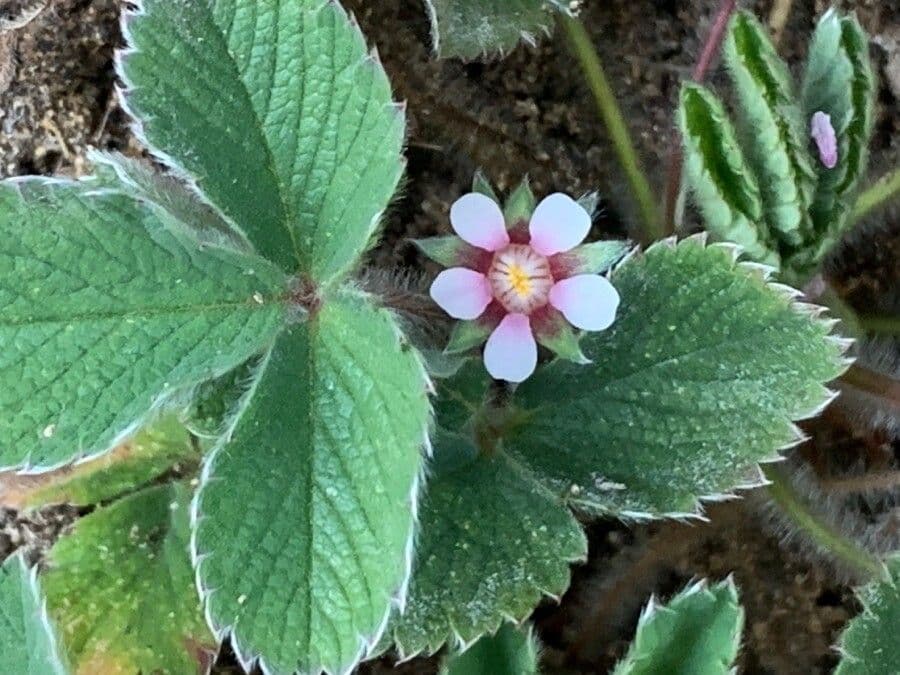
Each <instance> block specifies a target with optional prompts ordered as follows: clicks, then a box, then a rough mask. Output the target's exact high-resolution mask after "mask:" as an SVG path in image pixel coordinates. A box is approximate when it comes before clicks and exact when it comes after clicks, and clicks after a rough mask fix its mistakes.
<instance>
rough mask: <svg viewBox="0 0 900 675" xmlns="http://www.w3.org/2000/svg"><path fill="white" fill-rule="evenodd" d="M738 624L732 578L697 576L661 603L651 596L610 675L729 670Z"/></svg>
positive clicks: (723, 673) (719, 674)
mask: <svg viewBox="0 0 900 675" xmlns="http://www.w3.org/2000/svg"><path fill="white" fill-rule="evenodd" d="M743 624H744V611H743V609H742V608H741V605H740V603H739V601H738V593H737V588H735V586H734V583H733V582H732V580H731V579H728V580H727V581H723V582H721V583H719V584H714V585H712V586H708V585H707V584H706V582H703V581H701V582H698V583H696V584H693V585H691V586H689V587H688V588H686V589H685V590H684V591H682V592H681V593H679V594H678V595H676V596H675V597H674V598H672V600H671V601H669V602H668V603H667V604H665V605H658V604H657V603H656V601H655V600H650V604H649V605H647V607H646V608H645V609H644V611H643V613H642V614H641V618H640V620H639V622H638V627H637V634H636V635H635V638H634V642H632V643H631V648H630V649H629V650H628V654H627V656H626V657H625V658H624V659H623V660H622V661H620V662H619V664H618V665H617V666H616V669H615V671H614V674H613V675H658V674H660V673H665V674H666V675H699V674H700V673H702V674H703V675H728V674H729V673H733V672H734V660H735V659H736V658H737V654H738V647H739V646H740V639H741V629H742V627H743Z"/></svg>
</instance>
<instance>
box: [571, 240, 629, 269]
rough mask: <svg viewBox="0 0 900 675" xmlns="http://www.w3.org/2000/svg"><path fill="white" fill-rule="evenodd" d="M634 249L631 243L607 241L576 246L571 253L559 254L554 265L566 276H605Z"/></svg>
mask: <svg viewBox="0 0 900 675" xmlns="http://www.w3.org/2000/svg"><path fill="white" fill-rule="evenodd" d="M633 248H634V244H632V243H631V242H630V241H621V240H618V239H606V240H604V241H592V242H590V243H588V244H582V245H581V246H576V247H575V248H573V249H572V250H571V251H567V252H565V253H560V254H557V256H556V257H555V258H554V264H556V265H559V266H560V267H561V268H562V269H563V270H564V271H565V273H566V276H574V275H576V274H603V273H604V272H606V271H608V270H609V269H610V268H611V267H612V266H613V265H615V264H616V263H617V262H619V261H620V260H622V258H624V257H625V255H626V254H627V253H628V252H629V251H631V250H632V249H633Z"/></svg>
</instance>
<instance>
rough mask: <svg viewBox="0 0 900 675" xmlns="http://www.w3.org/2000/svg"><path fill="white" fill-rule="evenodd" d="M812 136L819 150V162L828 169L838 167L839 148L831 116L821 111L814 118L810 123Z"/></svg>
mask: <svg viewBox="0 0 900 675" xmlns="http://www.w3.org/2000/svg"><path fill="white" fill-rule="evenodd" d="M809 133H810V135H811V136H812V138H813V140H814V141H815V143H816V147H817V148H818V149H819V160H820V161H821V162H822V164H823V165H824V166H825V168H827V169H833V168H834V167H835V166H837V161H838V148H837V137H836V136H835V133H834V127H833V126H832V125H831V116H830V115H827V114H826V113H823V112H822V111H821V110H820V111H819V112H817V113H815V114H814V115H813V116H812V121H811V122H810V131H809Z"/></svg>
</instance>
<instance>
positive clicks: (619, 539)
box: [0, 0, 900, 675]
mask: <svg viewBox="0 0 900 675" xmlns="http://www.w3.org/2000/svg"><path fill="white" fill-rule="evenodd" d="M17 4H19V5H28V4H33V3H28V2H20V3H13V2H9V1H7V2H3V1H2V0H0V27H2V19H4V17H7V16H11V15H13V14H16V12H17V11H18V10H17V9H16V8H15V7H14V5H17ZM120 4H121V3H120V2H119V1H118V0H50V2H49V7H48V9H46V10H45V12H44V13H43V14H42V15H40V16H39V17H38V18H37V19H35V20H34V21H32V22H31V23H30V24H28V25H27V26H25V27H24V28H21V29H19V30H17V31H15V32H7V33H0V84H3V82H4V78H6V79H7V80H8V81H9V82H10V84H9V87H8V88H7V89H6V90H5V91H3V92H2V93H0V129H2V134H0V175H6V176H11V175H22V174H28V173H43V174H52V173H63V174H68V175H82V174H85V173H87V172H89V170H90V168H89V166H88V165H87V163H86V160H85V153H86V150H87V148H88V147H90V146H96V147H102V148H106V149H120V150H125V151H128V152H139V148H137V145H136V143H135V141H134V139H133V137H131V135H130V134H129V131H128V127H127V119H126V116H125V115H124V113H123V112H122V111H121V109H120V108H119V107H118V105H117V102H116V95H115V92H114V88H113V85H114V81H115V80H114V75H113V71H112V56H113V49H114V47H115V46H117V45H119V42H120V35H119V32H118V25H117V15H118V12H119V9H120ZM583 4H585V5H586V11H585V22H586V24H587V25H588V27H589V29H590V31H591V32H592V34H593V36H594V38H595V41H596V42H597V43H598V44H599V45H600V48H601V52H602V56H603V59H604V63H605V65H606V67H607V69H608V74H609V76H610V77H611V79H612V80H613V82H614V84H615V88H616V90H617V93H618V95H619V96H620V98H621V101H622V105H623V107H624V108H625V112H626V118H627V120H628V122H629V124H630V126H631V128H632V129H633V131H634V134H635V137H636V142H637V144H638V146H639V149H640V152H641V155H642V158H643V161H644V164H645V166H646V167H647V168H648V170H649V173H650V176H651V179H652V181H653V183H654V184H655V186H656V187H657V188H659V191H660V192H661V186H662V185H663V174H664V170H665V166H666V163H667V158H668V156H669V154H670V152H671V150H672V146H673V144H675V143H676V139H675V137H674V135H673V133H672V102H673V100H674V97H675V94H676V92H677V86H678V82H679V81H680V79H681V78H683V77H685V76H686V75H687V74H688V73H689V71H690V68H691V65H692V63H693V61H694V59H695V58H696V55H697V53H698V52H699V45H700V42H699V38H698V36H699V35H701V34H702V33H703V32H704V31H705V27H706V26H707V25H708V21H709V19H710V17H711V15H712V14H713V12H714V7H715V4H716V3H715V2H713V0H683V1H678V0H604V1H603V2H601V1H600V0H596V1H594V2H585V3H583ZM746 4H747V5H749V6H751V7H753V8H755V9H756V10H757V12H758V14H759V15H760V16H764V17H765V16H767V14H768V11H769V9H770V7H771V0H756V1H753V2H748V3H746ZM826 4H830V3H826V2H824V1H823V0H795V2H794V8H793V12H792V14H791V18H790V21H789V23H788V25H787V29H786V32H785V36H784V39H783V48H782V51H783V53H784V54H785V55H786V56H787V57H788V58H789V59H790V60H791V62H792V64H794V65H796V64H797V63H798V61H799V59H801V58H802V56H803V53H804V51H805V43H806V38H807V35H808V32H809V29H810V27H811V25H812V20H813V17H814V16H815V15H816V14H817V13H819V12H821V11H822V10H823V9H824V7H825V5H826ZM838 4H843V5H844V6H845V7H847V6H852V7H854V8H855V9H856V10H857V11H858V13H859V14H860V18H861V20H862V21H863V23H864V25H865V26H866V28H867V30H869V32H870V33H871V34H872V35H873V48H872V54H873V57H874V58H875V63H876V67H877V69H878V73H879V75H880V76H882V78H883V81H884V83H885V84H884V86H883V88H882V92H881V96H880V103H881V105H880V113H879V118H878V126H877V132H876V141H875V145H874V148H873V157H874V160H873V175H874V174H878V173H880V169H883V168H885V167H887V166H891V165H896V164H897V160H898V157H900V148H898V145H900V114H898V105H897V97H898V95H900V72H898V71H900V55H898V49H900V0H859V1H858V2H844V3H838ZM346 5H347V6H348V8H349V9H351V10H352V11H354V13H355V14H356V15H357V17H358V18H359V19H360V23H361V24H362V27H363V30H364V32H365V33H366V35H367V36H368V37H369V39H370V41H372V42H373V43H374V44H376V45H377V47H378V50H379V52H380V54H381V57H382V59H383V62H384V64H385V67H386V68H387V70H388V72H389V74H390V76H391V79H392V81H393V83H394V86H395V91H396V92H397V97H398V98H400V99H405V100H407V101H408V103H409V121H410V124H409V127H410V129H409V144H408V152H407V154H408V158H409V171H408V175H407V180H406V183H405V187H404V190H403V192H402V195H401V197H400V198H398V199H397V200H396V202H395V204H394V206H393V208H392V210H391V212H390V214H389V219H388V222H387V226H386V229H385V234H384V238H383V243H382V245H381V246H379V247H378V248H377V249H376V250H375V251H373V253H372V256H371V262H372V263H373V264H374V265H377V266H379V267H393V266H402V267H411V268H420V267H423V266H424V268H425V269H426V270H431V269H432V268H430V267H429V266H428V265H427V264H425V263H424V261H422V260H421V259H419V258H418V257H417V255H416V253H415V252H414V251H413V250H412V249H411V248H410V247H409V246H408V245H407V244H406V243H405V240H406V238H407V237H409V236H410V235H417V236H423V235H429V234H434V233H439V232H441V233H443V232H446V231H447V230H448V225H447V221H446V213H447V210H448V207H449V204H450V202H451V201H452V200H453V199H455V198H456V197H457V196H458V195H459V194H461V193H462V192H464V191H465V190H466V187H467V185H468V184H469V182H470V181H471V176H472V174H473V172H474V170H475V169H476V168H478V167H482V168H484V169H485V170H486V172H487V173H488V174H489V175H490V176H491V178H492V179H493V180H494V182H495V183H497V184H498V186H499V187H500V188H501V189H507V188H509V187H510V186H512V185H513V184H514V183H516V182H517V181H518V180H519V179H520V178H521V177H522V176H523V175H524V174H529V175H530V176H531V178H532V181H533V185H534V187H535V190H536V192H538V193H544V192H547V191H550V190H554V189H562V190H565V191H567V192H571V193H578V192H581V191H587V190H592V189H599V190H600V192H601V195H602V196H603V202H602V212H601V215H600V217H599V218H598V220H597V222H596V228H597V231H598V233H600V232H602V233H604V234H606V235H619V236H622V235H627V234H629V233H631V232H632V225H633V223H634V219H633V205H632V204H631V202H630V200H629V197H628V191H627V189H626V186H625V185H624V183H623V181H622V180H621V178H620V172H619V171H618V168H617V165H616V162H615V161H614V159H613V157H612V154H611V151H610V149H609V147H608V144H607V140H606V138H605V135H604V131H603V128H602V126H601V124H600V123H599V122H598V121H597V117H596V114H595V112H594V110H593V108H592V103H591V100H590V98H589V96H588V94H587V92H586V90H585V88H584V85H583V82H582V80H581V79H580V76H579V73H578V69H577V66H576V65H575V64H574V62H573V61H572V59H571V57H570V56H569V54H568V53H567V51H566V50H565V48H564V47H563V46H562V44H561V42H560V41H559V40H554V39H544V40H542V41H541V42H540V44H539V45H538V46H537V47H536V48H529V47H524V46H523V47H521V48H519V49H516V50H515V51H514V52H513V53H512V54H510V55H509V56H508V57H507V58H506V59H504V60H501V61H495V62H492V63H489V64H480V63H473V64H463V63H460V62H457V61H436V60H434V59H433V58H431V55H430V53H429V41H428V35H427V32H428V27H427V22H426V21H425V18H424V14H423V12H422V6H421V2H420V1H419V0H380V1H379V2H371V1H367V0H347V1H346ZM4 55H7V56H11V57H12V60H9V59H7V60H6V61H4V60H3V57H4ZM722 79H723V78H722V74H721V73H720V72H714V73H713V74H712V81H713V83H717V82H721V81H722ZM894 215H896V214H894ZM880 220H881V222H879V223H876V224H875V226H874V227H876V228H877V231H878V232H879V233H882V234H879V235H878V238H879V241H882V242H886V243H887V244H886V246H884V247H881V246H880V247H876V248H875V249H874V250H875V255H876V256H881V259H880V260H879V259H876V260H873V259H872V251H873V247H871V246H866V245H865V241H863V242H862V245H861V246H856V247H852V248H851V249H850V250H849V252H847V253H845V254H842V255H843V257H840V256H839V260H838V261H837V262H835V263H834V265H835V270H834V271H833V272H834V277H835V279H837V281H838V282H839V283H838V284H836V285H838V286H839V288H840V289H841V290H842V291H845V292H846V293H847V294H848V295H850V296H853V295H854V294H857V299H859V298H863V297H865V298H866V300H865V302H867V303H869V304H872V303H874V304H877V305H878V306H881V307H885V308H891V309H888V310H886V311H898V309H897V308H898V305H897V304H896V303H897V298H898V296H897V294H896V290H897V289H896V285H894V286H890V287H887V288H886V287H885V284H884V279H885V272H884V271H885V270H887V271H888V272H889V271H890V270H894V272H896V269H897V267H896V255H895V253H896V251H897V250H898V249H897V248H896V247H895V248H893V249H891V248H890V245H891V244H896V242H898V241H900V232H898V228H897V226H896V222H897V221H896V219H894V220H889V219H888V220H885V217H884V216H882V217H881V218H880ZM884 233H887V234H886V235H885V234H884ZM860 251H862V252H860ZM886 251H893V252H894V253H886ZM867 294H868V295H867ZM886 295H887V296H889V297H888V298H887V299H885V296H886ZM870 297H875V298H876V300H875V301H872V300H869V299H868V298H870ZM851 417H852V415H851ZM832 422H834V421H833V420H832ZM832 422H828V423H827V424H829V425H832V426H829V427H828V429H831V430H830V431H827V432H825V433H824V434H823V433H819V434H817V435H816V442H815V443H813V444H812V445H811V446H808V447H807V449H806V450H805V451H804V457H806V458H807V459H809V458H812V459H815V458H816V457H820V458H821V456H823V455H824V456H830V455H829V453H830V452H831V450H830V448H832V447H833V446H834V445H835V443H836V441H835V437H839V438H840V439H841V440H840V445H841V447H842V448H844V450H843V452H847V451H848V450H847V448H850V450H849V452H850V453H851V454H852V453H853V452H858V453H859V454H860V455H863V454H865V452H866V451H865V450H864V449H865V448H869V450H868V452H870V454H871V448H870V446H871V444H872V443H873V442H874V443H876V445H878V446H879V447H880V448H881V449H880V450H879V451H878V453H875V454H877V455H878V456H879V457H882V458H887V459H885V460H884V461H887V462H888V463H889V464H890V463H891V462H893V463H894V464H893V466H896V462H897V452H898V449H897V442H896V439H895V438H893V437H879V438H876V439H874V441H873V438H872V436H871V429H870V428H869V427H865V428H864V429H861V428H860V427H859V425H853V424H850V425H849V427H848V428H846V429H844V430H843V431H840V432H835V431H834V429H833V428H832V427H833V426H835V425H836V426H838V427H840V426H841V425H842V423H840V422H835V423H834V424H832ZM843 426H847V425H843ZM863 426H865V425H863ZM810 448H812V450H810ZM879 453H880V454H879ZM858 468H859V467H858V466H857V467H856V468H855V469H854V470H857V469H858ZM762 501H764V496H763V495H762V494H755V495H751V496H750V498H748V499H746V500H742V501H736V502H731V503H725V504H718V505H715V506H713V507H711V508H710V509H709V513H708V515H709V522H706V523H700V522H697V523H691V524H679V523H668V522H667V523H654V524H651V525H638V526H626V525H623V524H620V523H616V522H612V521H608V522H607V521H604V522H599V523H593V524H590V526H589V532H590V540H591V555H590V559H589V561H588V563H587V564H586V565H584V566H581V567H579V568H578V569H576V570H575V579H574V581H573V584H572V588H571V589H570V591H569V592H568V593H567V594H566V596H565V597H564V598H563V601H562V603H561V605H559V606H556V605H552V606H551V605H547V606H544V607H541V608H540V609H539V610H538V611H537V613H536V615H535V617H536V623H537V625H538V627H539V631H540V634H541V637H542V639H543V641H544V642H545V645H546V650H545V659H544V661H545V667H546V669H547V671H548V672H550V673H600V672H606V670H607V669H608V668H609V667H610V666H611V665H612V664H613V663H614V662H615V660H616V659H617V658H618V657H620V656H621V654H622V652H623V650H624V649H625V647H626V646H627V641H628V640H629V639H630V637H631V634H632V633H633V630H634V625H635V621H636V618H637V616H638V613H639V611H640V608H641V607H642V605H643V604H644V603H645V602H646V601H647V599H648V598H649V597H650V595H651V594H654V593H655V594H657V595H660V596H663V597H665V596H668V595H670V594H671V593H672V592H674V591H676V590H678V589H679V588H681V587H682V586H683V585H684V584H686V583H687V582H688V581H689V580H691V579H692V578H700V577H710V578H713V579H721V578H724V577H725V576H727V575H728V574H731V573H733V574H734V575H735V578H736V580H737V582H738V584H739V586H740V588H741V593H742V599H743V602H744V604H745V607H746V611H747V623H746V631H745V634H744V639H743V649H742V655H741V663H740V668H741V672H743V673H772V674H774V675H791V674H793V673H797V674H798V675H806V674H809V673H826V672H829V671H830V669H831V668H832V667H833V666H834V664H835V663H836V654H835V652H834V650H833V645H834V644H835V641H836V639H837V637H838V635H839V633H840V631H841V629H842V627H843V625H844V624H845V622H846V621H847V620H848V618H850V617H851V616H852V615H854V614H855V613H856V612H857V611H858V610H859V607H858V604H857V602H856V600H855V599H854V598H853V596H852V593H851V592H850V590H849V586H848V585H847V583H846V582H847V577H846V575H845V574H844V573H839V572H838V571H837V570H836V568H835V567H833V566H832V565H831V563H830V562H829V561H828V560H825V559H823V558H819V557H817V556H815V555H809V553H808V551H809V550H811V549H810V547H808V546H806V547H804V546H800V547H786V546H782V545H781V543H780V541H781V539H783V538H784V537H785V535H789V534H791V532H789V530H785V529H783V528H784V526H783V525H772V524H771V522H772V521H771V519H770V518H768V517H763V516H762V515H761V513H762V511H763V510H764V509H762V508H761V507H760V504H759V503H760V502H762ZM73 517H74V513H73V512H72V511H71V510H70V509H69V510H67V509H58V510H51V511H49V512H46V513H42V514H40V515H38V516H35V517H33V518H30V519H22V518H20V517H19V516H17V515H16V514H14V513H11V512H6V513H2V514H0V524H2V525H3V528H4V529H3V532H2V533H0V558H2V557H5V555H6V554H7V553H8V552H9V551H11V550H12V549H14V548H15V547H17V546H20V545H27V546H29V547H30V548H32V549H33V550H35V551H40V550H42V549H43V548H46V546H47V544H48V543H49V542H51V541H53V540H54V539H55V538H56V537H57V536H59V533H60V530H61V528H63V527H65V525H66V523H67V522H71V519H72V518H73ZM229 664H230V665H229ZM435 671H436V667H435V663H434V661H430V662H429V661H414V662H411V663H409V664H406V665H404V666H403V667H402V668H401V669H398V670H396V671H395V670H389V665H388V663H387V662H386V661H385V662H382V663H379V664H374V665H367V666H364V667H363V668H362V669H361V672H366V673H379V674H385V673H387V672H402V673H406V674H413V673H416V674H420V675H424V674H426V673H429V674H430V673H434V672H435ZM218 672H222V673H226V672H238V671H237V670H236V669H235V667H234V666H233V661H231V660H230V658H229V656H228V655H227V654H223V656H222V658H221V659H220V666H219V670H218Z"/></svg>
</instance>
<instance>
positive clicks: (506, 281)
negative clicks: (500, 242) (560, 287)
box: [487, 244, 553, 314]
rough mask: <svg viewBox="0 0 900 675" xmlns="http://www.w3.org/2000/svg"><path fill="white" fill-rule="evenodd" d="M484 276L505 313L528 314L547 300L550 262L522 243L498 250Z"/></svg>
mask: <svg viewBox="0 0 900 675" xmlns="http://www.w3.org/2000/svg"><path fill="white" fill-rule="evenodd" d="M487 276H488V281H490V284H491V291H492V293H493V294H494V297H495V298H496V299H497V300H498V301H499V302H500V304H501V305H503V306H504V307H505V308H506V311H508V312H515V313H519V314H530V313H531V312H533V311H534V310H536V309H538V308H539V307H543V306H544V305H546V304H547V302H548V300H549V299H550V289H551V288H552V287H553V276H552V275H551V274H550V262H549V261H548V260H547V258H545V257H544V256H542V255H540V254H539V253H537V252H536V251H535V250H534V249H533V248H531V247H530V246H527V245H525V244H510V245H509V246H507V247H506V248H504V249H502V250H500V251H497V253H495V254H494V259H493V260H492V261H491V268H490V270H488V275H487Z"/></svg>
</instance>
